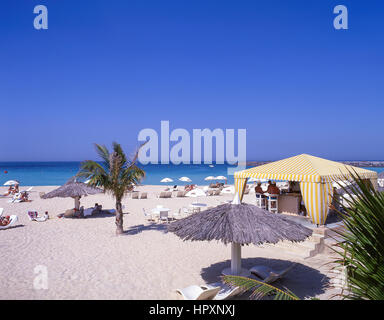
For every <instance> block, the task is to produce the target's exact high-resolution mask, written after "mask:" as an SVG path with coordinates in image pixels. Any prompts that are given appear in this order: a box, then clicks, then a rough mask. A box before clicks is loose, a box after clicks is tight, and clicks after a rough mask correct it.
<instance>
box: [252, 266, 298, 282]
mask: <svg viewBox="0 0 384 320" xmlns="http://www.w3.org/2000/svg"><path fill="white" fill-rule="evenodd" d="M294 266H296V263H292V264H291V265H290V266H289V267H288V268H286V269H284V270H281V271H276V270H273V269H272V268H270V267H267V266H254V267H252V268H251V269H250V270H249V271H250V272H251V273H252V274H253V275H255V276H256V277H258V278H260V279H262V280H263V282H265V283H272V282H275V281H277V280H279V279H282V278H283V277H284V276H285V275H286V274H287V273H288V272H289V271H290V270H292V269H293V267H294Z"/></svg>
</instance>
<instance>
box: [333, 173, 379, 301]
mask: <svg viewBox="0 0 384 320" xmlns="http://www.w3.org/2000/svg"><path fill="white" fill-rule="evenodd" d="M352 175H353V180H354V186H352V187H349V190H347V189H345V193H346V194H347V195H348V199H347V200H346V204H347V205H344V206H343V205H342V211H343V212H340V214H341V215H342V216H343V218H344V220H343V221H344V225H345V231H336V233H337V234H338V235H339V237H340V238H341V239H342V240H341V241H340V242H339V243H338V244H337V247H339V248H340V249H341V250H340V251H336V252H337V253H338V254H339V258H338V259H336V260H335V261H334V262H335V263H336V264H338V265H341V266H342V267H345V268H346V269H347V284H348V287H347V290H343V291H342V293H341V295H342V296H343V297H344V298H346V299H368V300H384V193H380V192H377V191H376V190H375V188H374V187H373V186H372V184H371V183H370V181H367V180H363V179H361V178H360V177H359V176H358V175H357V174H356V173H355V172H354V173H352Z"/></svg>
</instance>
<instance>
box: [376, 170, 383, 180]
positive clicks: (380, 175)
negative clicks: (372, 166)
mask: <svg viewBox="0 0 384 320" xmlns="http://www.w3.org/2000/svg"><path fill="white" fill-rule="evenodd" d="M377 179H384V171H382V172H379V173H378V174H377Z"/></svg>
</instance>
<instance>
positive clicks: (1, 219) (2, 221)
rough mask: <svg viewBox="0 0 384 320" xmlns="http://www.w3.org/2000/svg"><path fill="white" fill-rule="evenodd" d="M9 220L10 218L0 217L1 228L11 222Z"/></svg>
mask: <svg viewBox="0 0 384 320" xmlns="http://www.w3.org/2000/svg"><path fill="white" fill-rule="evenodd" d="M10 218H11V217H10V216H6V217H0V226H2V227H5V226H7V225H8V224H9V223H10V222H11V220H10Z"/></svg>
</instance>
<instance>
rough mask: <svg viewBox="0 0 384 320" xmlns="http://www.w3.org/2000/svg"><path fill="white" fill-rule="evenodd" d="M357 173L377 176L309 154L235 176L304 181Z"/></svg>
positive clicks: (255, 168)
mask: <svg viewBox="0 0 384 320" xmlns="http://www.w3.org/2000/svg"><path fill="white" fill-rule="evenodd" d="M351 173H353V174H354V173H357V174H358V175H359V176H360V177H362V178H363V179H374V178H377V173H376V172H375V171H371V170H366V169H363V168H358V167H353V166H350V165H346V164H343V163H341V162H336V161H330V160H326V159H322V158H318V157H314V156H311V155H308V154H300V155H298V156H294V157H290V158H286V159H283V160H279V161H275V162H271V163H267V164H264V165H261V166H257V167H254V168H250V169H246V170H242V171H237V172H235V178H259V179H272V180H289V181H303V182H322V183H324V182H331V181H340V180H345V178H346V177H347V178H352V176H351Z"/></svg>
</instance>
